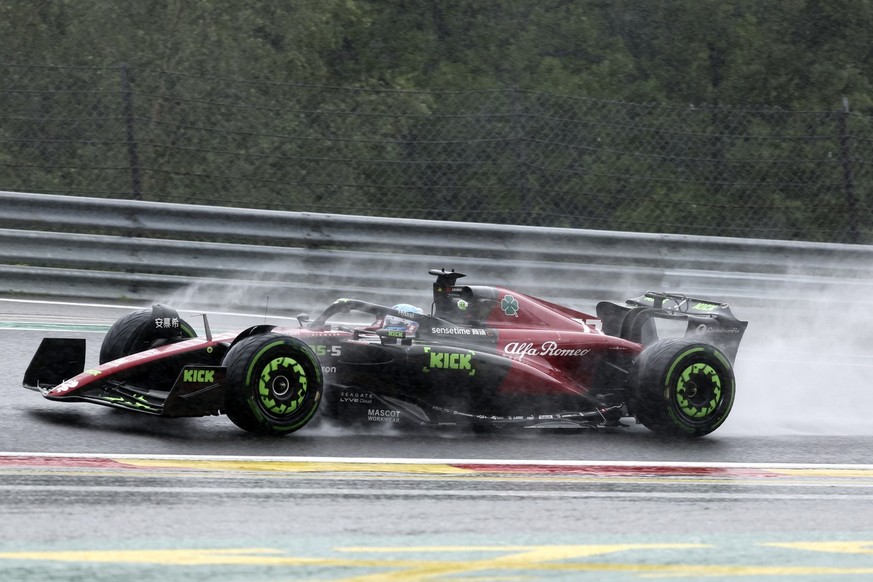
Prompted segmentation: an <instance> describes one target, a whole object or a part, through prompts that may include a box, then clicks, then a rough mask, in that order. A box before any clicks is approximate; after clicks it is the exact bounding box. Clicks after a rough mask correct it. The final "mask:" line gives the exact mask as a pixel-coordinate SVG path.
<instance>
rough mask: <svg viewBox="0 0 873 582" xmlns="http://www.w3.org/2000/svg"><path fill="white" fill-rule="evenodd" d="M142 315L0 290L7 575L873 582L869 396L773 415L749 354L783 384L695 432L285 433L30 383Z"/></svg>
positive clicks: (0, 513)
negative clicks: (709, 430)
mask: <svg viewBox="0 0 873 582" xmlns="http://www.w3.org/2000/svg"><path fill="white" fill-rule="evenodd" d="M124 311H125V310H115V309H110V308H106V307H94V306H90V307H83V306H71V305H57V304H48V303H21V302H15V301H0V350H2V351H0V353H2V356H0V357H2V358H3V366H2V369H3V372H4V374H3V377H4V380H3V381H2V387H0V390H2V394H3V401H4V407H3V411H2V413H0V452H2V453H4V455H2V456H0V491H2V495H0V534H2V542H0V579H10V580H13V579H14V580H79V579H81V580H85V579H87V580H116V579H118V580H120V579H134V578H135V579H137V580H151V579H155V580H158V579H161V580H164V579H175V580H187V579H190V580H199V579H203V578H206V577H210V578H214V579H219V580H242V579H246V580H249V581H251V580H287V579H320V580H386V579H388V580H448V579H453V580H456V579H457V580H464V579H476V580H483V579H486V580H519V579H566V580H578V579H591V580H639V579H647V578H649V577H651V576H658V577H664V578H667V579H695V578H698V577H702V576H707V577H708V579H715V580H733V579H760V578H766V579H770V578H775V579H785V578H790V579H795V578H796V579H808V580H831V579H834V580H844V579H849V580H866V579H871V578H873V465H871V463H873V454H871V452H873V446H871V445H873V430H865V427H867V425H866V424H865V419H866V416H865V413H864V411H863V410H860V409H862V408H864V407H866V406H867V403H868V402H869V401H868V400H865V398H867V397H866V396H865V393H864V392H861V391H859V392H857V393H856V397H854V398H853V399H852V400H853V402H845V401H844V400H843V399H841V398H838V397H835V398H833V399H830V400H831V402H830V404H828V402H825V404H822V402H821V401H820V400H818V401H815V402H813V401H810V402H804V401H803V398H804V397H805V395H807V394H811V393H812V390H811V389H809V388H806V387H804V386H799V387H798V388H797V389H796V390H795V391H793V392H791V393H790V394H792V395H794V396H795V398H793V401H792V402H791V403H790V404H791V405H790V406H785V407H782V409H781V410H772V411H768V410H762V407H766V405H767V404H768V403H772V402H783V401H784V398H783V397H784V395H785V393H786V391H785V387H784V386H773V385H772V383H768V384H769V385H768V386H765V387H761V386H754V378H752V379H751V380H750V379H749V378H746V377H744V376H743V374H742V371H743V369H744V368H743V366H744V362H743V360H742V357H743V355H744V354H743V352H742V351H741V359H740V361H738V377H739V379H740V383H739V390H740V391H741V394H743V393H745V394H748V393H749V392H752V391H755V390H763V389H769V390H771V391H773V390H778V391H780V393H781V394H782V396H783V397H780V398H775V397H771V398H763V399H762V398H755V399H750V398H745V399H744V398H740V397H738V401H737V405H736V407H735V411H734V415H733V416H732V417H731V419H729V421H728V422H727V423H726V425H725V426H724V427H722V428H721V429H720V430H719V431H717V432H716V433H714V434H713V435H711V436H709V437H707V438H704V439H698V440H695V441H675V440H665V439H660V438H658V437H656V436H654V435H652V434H651V433H649V432H648V431H646V430H645V429H643V428H640V427H630V428H629V429H627V430H623V431H617V432H614V433H605V432H594V431H582V432H575V433H560V434H554V433H547V434H543V433H535V434H532V433H528V432H523V433H504V434H488V435H480V434H470V433H459V432H449V431H439V432H415V433H397V432H386V431H385V430H384V429H375V430H363V429H358V430H356V431H351V430H349V429H343V428H337V427H329V426H319V427H315V428H307V429H304V430H302V431H300V432H299V433H296V434H294V435H291V436H289V437H286V438H281V439H274V438H263V437H258V436H253V435H248V434H246V433H243V432H241V431H239V430H238V429H236V427H234V426H233V425H232V424H231V423H230V422H229V421H228V420H227V419H225V418H222V417H216V418H204V419H173V420H169V419H159V418H151V417H147V416H140V415H135V414H132V413H126V412H121V411H114V410H111V409H106V408H102V407H97V406H92V405H86V404H62V403H52V402H48V401H45V400H43V399H42V398H41V397H40V396H39V395H38V394H36V393H34V392H29V391H26V390H24V389H22V388H21V387H20V381H21V376H22V374H23V371H24V369H25V367H26V365H27V362H28V361H29V358H30V355H31V354H32V352H33V350H35V349H36V346H37V345H38V343H39V339H40V338H41V337H43V336H45V335H60V336H63V337H85V338H86V339H87V340H88V342H89V358H90V359H89V362H90V361H96V351H97V350H98V349H99V342H100V339H101V337H102V331H103V330H105V328H106V327H107V326H108V325H109V324H110V323H111V322H112V321H113V320H114V319H115V318H116V317H117V316H118V315H120V314H121V313H124ZM210 320H211V321H212V322H213V328H221V327H223V326H227V327H237V326H240V327H242V326H244V325H246V324H247V323H248V322H250V321H251V318H248V317H246V318H239V317H237V316H230V315H213V316H210ZM260 322H261V321H254V323H260ZM56 325H60V326H61V327H62V328H64V330H65V331H48V330H47V328H48V327H53V326H56ZM67 330H73V331H67ZM757 355H758V362H760V360H761V359H762V358H761V356H760V353H758V354H757ZM765 359H766V358H765ZM766 361H767V365H768V368H772V367H773V366H778V365H779V362H777V361H775V360H774V359H773V358H769V359H766ZM755 362H756V360H755V358H754V356H753V357H750V358H749V359H748V361H747V362H746V363H745V366H746V368H745V369H746V370H748V369H754V368H755V366H756V363H755ZM805 365H806V366H813V367H808V368H806V369H805V371H804V374H803V375H804V376H806V377H807V378H808V379H809V380H810V381H814V379H815V378H816V377H817V374H820V373H824V374H826V375H828V377H834V376H835V375H839V374H845V375H846V381H850V380H853V379H854V378H856V377H858V378H863V377H865V376H866V375H867V373H868V372H869V370H868V369H867V362H866V360H863V359H862V360H857V359H856V360H852V361H851V362H849V364H847V363H846V361H845V360H842V361H841V362H839V365H840V366H841V367H840V370H839V371H834V370H829V369H826V370H823V371H822V370H819V368H827V367H828V366H834V365H835V364H834V362H833V361H831V360H828V361H823V362H820V363H818V364H815V363H810V362H805ZM790 366H791V367H792V368H796V367H797V366H798V364H797V362H792V363H791V364H790ZM780 374H781V375H783V376H785V373H782V372H778V373H777V376H778V375H780ZM762 375H763V374H762ZM786 377H787V376H786ZM791 378H792V379H791V382H797V380H796V379H794V378H795V377H794V376H791ZM792 390H794V388H792ZM798 400H800V401H799V402H798ZM804 410H805V412H806V414H807V415H808V416H809V417H811V418H812V419H813V422H811V423H804V422H803V420H804V418H805V417H804V416H803V412H804ZM845 410H849V411H850V414H849V415H848V417H847V418H846V417H845V415H843V416H841V414H840V411H845ZM780 412H782V413H783V416H781V417H780V416H779V413H780ZM767 413H770V414H767ZM766 417H769V418H773V419H775V420H778V422H773V423H771V424H769V425H766V426H765V425H763V423H762V422H760V421H761V419H762V418H766ZM356 461H357V462H356Z"/></svg>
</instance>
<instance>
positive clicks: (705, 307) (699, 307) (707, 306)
mask: <svg viewBox="0 0 873 582" xmlns="http://www.w3.org/2000/svg"><path fill="white" fill-rule="evenodd" d="M691 309H694V310H695V311H714V310H716V309H718V305H713V304H712V303H696V304H694V305H693V306H692V307H691Z"/></svg>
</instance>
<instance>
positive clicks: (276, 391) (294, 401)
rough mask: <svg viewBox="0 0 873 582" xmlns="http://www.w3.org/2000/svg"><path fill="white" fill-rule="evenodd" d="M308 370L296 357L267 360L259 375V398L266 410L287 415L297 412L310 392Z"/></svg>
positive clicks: (273, 413) (274, 413)
mask: <svg viewBox="0 0 873 582" xmlns="http://www.w3.org/2000/svg"><path fill="white" fill-rule="evenodd" d="M308 384H309V383H308V380H307V377H306V371H305V370H304V369H303V366H301V365H300V363H299V362H297V360H295V359H294V358H289V357H287V356H282V357H279V358H274V359H272V360H270V361H269V362H267V365H266V366H264V368H263V369H262V370H261V374H260V376H259V377H258V398H259V400H260V404H261V407H262V408H263V410H264V411H266V412H268V413H270V414H272V415H275V416H285V415H289V414H293V413H294V412H296V411H297V410H298V409H299V408H300V406H301V405H302V404H303V401H304V400H306V395H307V393H308Z"/></svg>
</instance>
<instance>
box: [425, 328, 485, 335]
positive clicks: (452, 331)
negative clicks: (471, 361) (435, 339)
mask: <svg viewBox="0 0 873 582" xmlns="http://www.w3.org/2000/svg"><path fill="white" fill-rule="evenodd" d="M430 332H431V333H434V334H439V335H490V334H489V333H488V331H487V330H484V329H477V328H475V327H432V328H430Z"/></svg>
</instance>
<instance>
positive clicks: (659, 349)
mask: <svg viewBox="0 0 873 582" xmlns="http://www.w3.org/2000/svg"><path fill="white" fill-rule="evenodd" d="M628 381H629V389H630V408H631V413H633V414H634V416H636V417H637V420H639V421H640V422H641V423H643V424H644V425H645V426H646V427H648V428H649V429H651V430H652V431H654V432H656V433H660V434H666V435H681V436H692V437H697V436H703V435H705V434H709V433H711V432H712V431H714V430H715V429H717V428H718V427H719V426H721V424H722V423H723V422H724V421H725V419H727V417H728V414H729V413H730V411H731V407H732V406H733V402H734V393H735V381H734V373H733V368H732V366H731V363H730V361H729V360H728V359H727V357H726V356H725V355H724V354H723V353H722V352H721V351H719V350H718V349H717V348H715V347H714V346H711V345H709V344H704V343H700V342H695V341H691V340H686V339H665V340H661V341H658V342H656V343H654V344H652V345H651V346H649V347H647V348H646V349H645V350H644V351H643V353H642V354H641V355H640V357H639V358H638V359H637V361H636V363H635V364H634V368H633V370H632V372H631V375H630V378H629V380H628Z"/></svg>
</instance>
